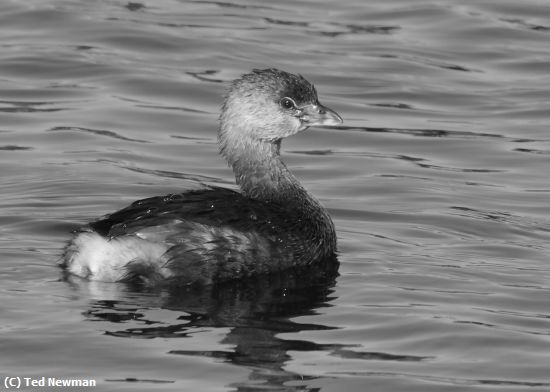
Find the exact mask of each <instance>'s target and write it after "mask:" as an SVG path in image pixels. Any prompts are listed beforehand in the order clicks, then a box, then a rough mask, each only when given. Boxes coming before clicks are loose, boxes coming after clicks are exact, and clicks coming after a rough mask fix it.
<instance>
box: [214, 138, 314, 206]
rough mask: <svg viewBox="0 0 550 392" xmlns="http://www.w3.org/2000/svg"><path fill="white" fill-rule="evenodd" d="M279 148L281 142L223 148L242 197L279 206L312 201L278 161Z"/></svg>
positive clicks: (247, 142)
mask: <svg viewBox="0 0 550 392" xmlns="http://www.w3.org/2000/svg"><path fill="white" fill-rule="evenodd" d="M280 146H281V142H280V140H278V141H275V142H270V141H262V140H240V141H239V143H235V144H233V145H231V146H226V148H224V147H223V146H222V154H223V155H224V156H225V158H226V159H227V161H228V162H229V164H230V165H231V167H232V168H233V172H234V173H235V179H236V181H237V185H239V187H240V189H241V191H242V193H243V194H244V195H245V196H247V197H250V198H252V199H257V200H261V201H266V202H278V203H288V202H290V201H292V200H295V199H296V198H308V199H309V198H310V197H311V196H309V194H308V193H307V191H306V190H305V189H304V188H303V187H302V186H301V185H300V183H299V182H298V180H297V179H296V177H294V176H293V175H292V173H290V171H289V170H288V169H287V167H286V165H285V164H284V163H283V162H282V161H281V158H280V155H279V151H280Z"/></svg>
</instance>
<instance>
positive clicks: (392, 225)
mask: <svg viewBox="0 0 550 392" xmlns="http://www.w3.org/2000/svg"><path fill="white" fill-rule="evenodd" d="M460 3H461V4H460V5H459V4H457V2H454V1H451V0H438V1H431V2H427V1H420V0H415V1H405V0H394V1H383V2H382V1H376V2H375V1H362V0H361V1H359V0H357V1H352V0H346V1H342V2H338V3H335V2H329V1H317V2H308V1H303V2H291V1H288V2H277V3H267V2H261V3H259V2H252V1H248V0H239V1H237V2H231V3H229V2H227V3H225V2H217V1H175V0H172V1H171V0H162V1H154V2H153V1H146V2H127V1H115V0H104V1H93V2H91V1H75V0H61V1H52V0H49V1H48V0H34V1H25V2H21V1H3V2H2V3H1V4H0V36H1V37H2V40H1V42H0V46H1V51H0V167H1V169H2V174H1V176H0V186H1V189H2V199H1V201H0V230H1V235H0V260H1V268H0V287H1V288H0V290H1V293H2V294H1V295H2V297H1V298H2V301H1V303H0V312H1V313H0V314H1V315H2V321H1V323H0V339H1V340H0V345H1V346H0V347H2V353H3V355H2V359H1V360H0V368H1V369H2V370H1V374H0V376H1V377H2V382H3V381H4V377H6V376H9V377H35V378H39V377H42V376H44V377H59V378H76V379H93V380H96V381H97V386H96V387H95V388H89V389H85V390H94V391H113V390H127V391H136V390H146V391H150V390H159V391H160V390H162V391H165V390H166V391H170V390H174V391H175V390H177V391H181V390H189V391H191V390H192V391H196V390H204V391H216V390H217V391H234V390H240V391H250V390H273V391H313V390H322V391H344V390H345V391H366V390H369V391H370V390H372V391H392V392H395V391H478V390H479V391H486V390H494V391H502V390H506V391H548V390H550V376H549V372H548V368H549V367H550V305H549V301H548V298H549V296H550V283H549V282H550V265H549V261H548V260H549V258H548V255H549V254H550V209H549V202H548V200H549V196H550V195H549V194H550V181H549V179H548V168H550V137H549V136H548V132H549V128H548V126H549V124H550V98H549V97H550V76H549V74H548V70H549V69H550V46H549V45H548V42H549V40H550V17H549V15H550V5H549V4H548V3H547V2H542V1H537V0H527V1H523V2H515V1H511V0H502V1H498V2H496V1H490V0H484V1H463V2H460ZM268 66H274V67H279V68H282V69H286V70H289V71H293V72H299V73H302V74H303V75H305V76H306V77H307V78H308V79H310V80H311V81H313V82H314V83H315V84H316V86H317V89H318V91H319V94H320V97H321V100H322V102H323V103H325V104H326V105H327V106H329V107H331V108H333V109H335V110H337V111H338V112H339V113H340V114H341V115H342V117H343V118H344V119H345V124H344V125H343V126H341V127H337V128H332V129H323V130H321V129H311V130H309V131H308V132H305V133H303V134H300V135H297V136H295V137H293V138H291V139H289V140H287V141H286V144H284V145H283V149H284V158H285V160H286V162H287V164H288V166H289V167H290V168H291V169H292V170H293V171H294V173H295V174H296V175H297V176H298V177H299V178H300V179H301V180H302V181H303V183H304V184H305V186H306V187H307V188H308V189H309V190H311V191H312V192H313V193H314V194H315V195H316V196H317V197H318V198H319V199H320V200H322V202H323V203H324V204H325V205H326V206H327V207H328V208H329V209H330V212H331V214H332V216H333V217H334V221H335V223H336V226H337V230H338V237H339V249H340V252H339V261H340V269H339V273H340V275H339V276H337V277H329V279H326V280H324V281H313V282H312V281H310V280H309V279H303V278H302V277H298V278H295V279H293V278H292V277H290V278H286V279H283V281H282V282H281V281H274V282H271V283H269V284H265V283H264V284H258V286H255V287H226V288H222V289H220V290H217V291H214V292H211V291H208V290H205V291H202V292H183V293H166V292H162V293H154V292H153V293H151V292H149V293H148V292H136V291H132V290H131V289H129V288H127V287H124V286H122V285H116V284H97V283H96V284H91V283H90V284H87V283H83V282H80V283H75V284H71V283H69V282H66V281H64V280H62V279H60V278H61V276H60V273H59V270H58V269H57V267H56V266H55V264H56V261H57V260H58V257H59V254H60V252H61V249H62V247H63V245H64V243H65V241H66V240H67V239H68V238H69V232H70V231H71V230H72V229H74V228H76V227H78V226H79V225H81V224H83V223H84V222H87V221H88V220H90V219H93V218H95V217H99V216H101V215H103V214H105V213H108V212H111V211H114V210H116V209H118V208H121V207H123V206H125V205H126V204H127V203H129V202H131V201H133V200H136V199H139V198H144V197H148V196H152V195H157V194H165V193H169V192H175V191H178V190H184V189H191V188H192V187H193V186H196V185H197V183H198V182H203V183H210V184H218V185H223V186H232V184H233V177H232V173H231V172H230V170H229V169H228V168H227V166H226V165H225V163H224V162H223V160H222V159H221V158H220V157H218V155H217V149H216V144H215V132H216V121H217V120H216V119H217V115H218V110H219V106H220V102H221V96H222V94H223V92H224V88H225V85H226V83H227V82H228V81H229V80H231V79H233V78H235V77H236V76H238V75H239V74H241V73H243V72H246V71H248V70H249V69H251V68H254V67H268ZM0 388H3V386H0ZM24 389H26V390H33V391H34V390H41V389H39V388H37V387H28V388H24ZM50 389H52V390H56V389H63V388H50ZM64 389H65V390H67V388H64ZM42 390H43V389H42Z"/></svg>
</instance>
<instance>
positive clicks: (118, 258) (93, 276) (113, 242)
mask: <svg viewBox="0 0 550 392" xmlns="http://www.w3.org/2000/svg"><path fill="white" fill-rule="evenodd" d="M167 249H168V246H167V245H165V244H162V243H154V242H150V241H147V240H144V239H141V238H139V237H135V236H123V237H118V238H113V239H107V238H105V237H102V236H100V235H99V234H97V233H95V232H83V233H79V234H78V235H77V236H76V237H75V238H73V239H72V241H71V242H70V244H69V245H68V247H67V250H66V252H65V262H66V266H67V271H69V272H70V273H72V274H74V275H77V276H80V277H83V278H87V279H90V280H99V281H104V282H116V281H119V280H121V279H123V278H124V277H125V275H126V273H127V272H128V270H127V266H128V263H130V262H144V263H148V264H152V265H157V266H158V267H159V270H160V269H161V268H162V266H163V265H164V263H165V262H166V260H165V259H164V257H163V255H164V253H165V252H166V250H167Z"/></svg>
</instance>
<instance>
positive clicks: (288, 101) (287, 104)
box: [280, 97, 296, 109]
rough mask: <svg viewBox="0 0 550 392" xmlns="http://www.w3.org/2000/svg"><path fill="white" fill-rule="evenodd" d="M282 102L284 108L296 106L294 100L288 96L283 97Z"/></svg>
mask: <svg viewBox="0 0 550 392" xmlns="http://www.w3.org/2000/svg"><path fill="white" fill-rule="evenodd" d="M280 103H281V107H282V108H283V109H294V108H295V107H296V104H295V103H294V101H293V100H292V99H291V98H288V97H284V98H283V99H281V102H280Z"/></svg>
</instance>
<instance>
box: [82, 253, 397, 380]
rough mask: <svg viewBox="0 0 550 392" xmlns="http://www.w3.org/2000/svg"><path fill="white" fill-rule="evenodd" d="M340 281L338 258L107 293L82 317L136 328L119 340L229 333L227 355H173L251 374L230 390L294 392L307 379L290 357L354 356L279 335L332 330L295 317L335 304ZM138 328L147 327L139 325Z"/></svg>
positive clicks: (112, 333)
mask: <svg viewBox="0 0 550 392" xmlns="http://www.w3.org/2000/svg"><path fill="white" fill-rule="evenodd" d="M337 276H338V261H337V260H336V258H333V259H330V260H328V261H327V262H326V264H325V265H323V266H322V268H316V269H308V270H300V271H291V272H286V273H284V274H283V273H281V274H279V275H270V276H266V277H262V278H257V279H254V280H248V281H239V282H235V283H225V284H220V285H216V286H213V287H208V288H204V287H202V288H200V287H190V288H184V289H178V290H171V291H168V290H164V291H161V292H139V291H134V289H131V290H130V291H127V292H126V293H120V295H119V297H118V298H115V299H105V298H107V296H108V295H107V294H106V293H105V292H103V293H102V295H103V296H104V298H103V299H97V300H94V301H93V303H92V304H91V306H90V308H89V309H88V310H87V311H86V312H85V313H84V315H85V317H86V318H87V319H88V320H91V321H108V322H110V323H113V324H114V325H116V326H120V327H122V326H123V325H124V324H125V323H131V324H133V325H134V327H131V328H120V329H115V330H111V331H106V332H105V334H107V335H110V336H115V337H120V338H137V339H154V338H159V337H160V338H164V339H166V338H180V339H181V338H189V337H197V334H200V333H201V331H204V330H207V329H212V328H224V329H229V332H228V333H227V334H226V335H225V337H224V338H223V339H222V340H221V341H220V342H218V343H220V344H223V345H224V349H223V350H185V349H183V350H181V349H180V350H170V351H169V352H168V354H170V355H185V356H201V357H211V358H217V359H220V360H223V361H225V362H228V363H231V364H233V365H237V366H239V367H245V368H247V369H249V371H250V374H249V379H248V381H245V382H242V383H239V385H232V387H233V388H236V389H237V390H249V389H250V387H251V385H250V382H252V383H253V384H254V386H255V387H259V386H260V385H262V387H263V388H262V389H264V388H265V389H267V390H280V389H284V390H288V387H287V386H285V385H284V384H285V383H286V382H288V381H291V380H304V377H303V376H302V375H298V374H296V373H293V372H289V371H287V370H285V363H286V362H287V361H288V360H290V359H291V357H290V355H289V354H288V352H289V351H330V352H334V353H335V355H337V356H340V357H346V356H349V355H353V352H352V351H350V350H347V349H346V346H345V345H325V344H318V343H314V342H311V341H306V340H289V339H284V338H281V337H279V336H278V335H279V334H281V333H289V332H301V331H315V330H326V329H333V328H334V327H332V326H326V325H320V324H305V323H299V322H296V321H294V320H293V318H294V317H298V316H303V315H311V314H315V312H316V309H319V308H322V307H326V306H330V301H331V300H333V299H334V298H333V297H331V295H332V293H333V287H334V285H335V282H336V277H337ZM72 283H74V282H72ZM85 284H87V285H91V284H92V283H85ZM79 285H80V286H81V285H82V284H79ZM111 286H117V285H111ZM98 287H99V286H98ZM104 287H106V286H105V285H103V286H101V287H99V289H102V288H104ZM107 287H108V286H107ZM118 287H119V289H120V286H118ZM125 287H127V286H125ZM112 288H113V289H114V287H112ZM158 308H161V309H166V310H171V311H176V312H182V314H181V315H180V316H179V317H177V321H176V322H174V321H173V319H172V320H171V321H170V322H167V321H166V320H153V319H150V318H148V315H147V314H148V312H149V311H150V310H152V309H158ZM152 317H155V316H152ZM156 317H158V313H157V316H156ZM135 322H138V323H139V324H141V325H140V326H139V327H135ZM225 347H231V349H225ZM371 355H376V354H375V353H374V354H371ZM380 355H382V354H380ZM383 355H387V354H383ZM404 360H406V359H404ZM132 381H139V380H132ZM297 390H300V389H297Z"/></svg>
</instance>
